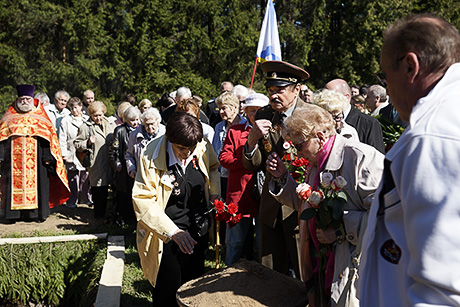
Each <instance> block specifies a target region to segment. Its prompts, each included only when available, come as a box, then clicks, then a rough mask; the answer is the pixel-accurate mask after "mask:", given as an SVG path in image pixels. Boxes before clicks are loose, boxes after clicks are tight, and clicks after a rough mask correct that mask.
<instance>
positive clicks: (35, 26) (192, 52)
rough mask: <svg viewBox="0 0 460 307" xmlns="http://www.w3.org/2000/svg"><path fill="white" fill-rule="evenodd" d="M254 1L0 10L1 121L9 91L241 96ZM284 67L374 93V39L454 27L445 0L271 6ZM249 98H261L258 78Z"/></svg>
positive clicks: (9, 1) (172, 0) (11, 3)
mask: <svg viewBox="0 0 460 307" xmlns="http://www.w3.org/2000/svg"><path fill="white" fill-rule="evenodd" d="M265 3H266V2H265V1H262V0H258V1H257V0H219V1H217V0H188V1H184V0H150V1H135V0H117V1H115V0H97V1H96V0H80V1H76V0H67V1H59V0H0V30H1V31H0V99H1V100H0V101H1V103H0V112H3V111H4V110H5V109H6V107H7V106H8V105H9V104H10V103H11V101H12V100H13V99H14V97H15V86H16V84H18V83H30V84H34V85H35V86H36V88H37V91H43V92H47V93H48V95H49V96H50V97H51V96H53V94H54V93H55V92H56V91H57V90H59V89H65V90H67V91H68V92H69V93H70V94H71V95H72V96H79V97H81V96H82V93H83V91H84V90H85V89H88V88H89V89H92V90H93V91H95V93H96V98H97V99H99V100H104V101H106V102H110V103H112V104H117V103H118V102H119V101H121V100H123V99H124V98H125V96H126V94H127V93H134V94H135V95H136V97H137V98H138V99H139V100H140V99H142V98H149V99H151V100H156V99H157V98H158V97H159V96H160V95H161V94H162V93H163V92H167V91H168V92H169V91H173V90H174V89H176V88H178V87H179V86H188V87H190V88H191V89H192V92H193V93H194V94H196V95H200V96H202V97H203V98H204V100H205V101H206V100H207V99H210V98H213V97H215V96H216V95H217V94H218V87H219V85H220V83H221V82H222V81H224V80H230V81H232V82H233V83H235V84H243V85H246V86H249V84H250V82H251V76H252V71H253V67H254V60H255V53H256V49H257V42H258V37H259V31H260V27H261V23H262V19H263V15H264V9H265ZM275 8H276V12H277V16H278V20H279V33H280V41H281V45H282V53H283V60H285V61H288V62H291V63H294V64H296V65H298V66H301V67H304V68H305V69H306V70H307V71H308V72H309V73H310V74H311V79H310V80H309V81H308V84H309V85H310V86H312V87H313V88H314V89H317V88H321V87H322V86H323V85H324V84H325V83H326V82H327V81H328V80H330V79H332V78H336V77H340V78H344V79H346V80H348V81H349V82H350V83H358V84H362V83H369V84H372V83H375V80H374V77H373V75H374V73H375V72H376V71H377V70H378V68H379V52H380V48H381V45H382V38H381V37H382V35H381V33H382V31H383V29H385V27H386V26H387V25H388V24H389V23H391V22H392V21H394V20H395V19H396V18H399V17H402V16H404V15H406V14H407V13H410V12H438V13H439V15H441V16H443V17H444V18H446V19H447V20H449V21H450V22H452V23H453V24H454V25H456V26H457V27H458V25H459V14H460V4H459V3H457V2H456V1H453V0H434V1H431V2H427V1H422V0H418V1H414V0H409V1H403V0H386V1H376V0H369V1H357V0H349V1H341V0H276V1H275ZM254 89H255V90H258V91H262V92H264V91H265V90H264V87H263V78H262V74H261V72H260V69H259V70H258V71H257V74H256V78H255V83H254Z"/></svg>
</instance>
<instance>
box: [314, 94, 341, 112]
mask: <svg viewBox="0 0 460 307" xmlns="http://www.w3.org/2000/svg"><path fill="white" fill-rule="evenodd" d="M313 103H314V104H316V105H318V106H320V107H321V108H323V109H325V110H326V111H329V112H334V111H339V112H343V111H344V110H345V109H346V108H347V107H348V100H347V97H345V96H344V95H343V94H341V93H339V92H336V91H332V90H328V89H323V90H321V91H318V92H316V93H315V94H314V95H313Z"/></svg>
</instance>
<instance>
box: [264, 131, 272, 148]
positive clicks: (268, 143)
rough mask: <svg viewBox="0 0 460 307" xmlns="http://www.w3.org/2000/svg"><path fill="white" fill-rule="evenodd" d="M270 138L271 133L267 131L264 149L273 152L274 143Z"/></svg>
mask: <svg viewBox="0 0 460 307" xmlns="http://www.w3.org/2000/svg"><path fill="white" fill-rule="evenodd" d="M268 138H269V135H268V133H267V134H266V135H264V149H265V151H266V152H271V151H272V144H270V140H269V139H268Z"/></svg>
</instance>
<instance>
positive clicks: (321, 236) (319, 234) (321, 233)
mask: <svg viewBox="0 0 460 307" xmlns="http://www.w3.org/2000/svg"><path fill="white" fill-rule="evenodd" d="M316 238H318V241H319V243H322V244H330V243H334V242H335V241H337V236H336V235H335V229H334V228H332V227H329V228H326V229H319V228H317V229H316Z"/></svg>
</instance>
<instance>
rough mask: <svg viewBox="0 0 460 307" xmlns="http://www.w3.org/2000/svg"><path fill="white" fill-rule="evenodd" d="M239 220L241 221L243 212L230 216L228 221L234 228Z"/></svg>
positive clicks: (230, 226) (229, 225)
mask: <svg viewBox="0 0 460 307" xmlns="http://www.w3.org/2000/svg"><path fill="white" fill-rule="evenodd" d="M239 221H241V214H240V213H238V214H236V215H235V216H233V215H232V216H231V217H230V219H229V220H228V221H227V223H228V227H229V228H232V227H233V226H235V225H236V224H238V222H239Z"/></svg>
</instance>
